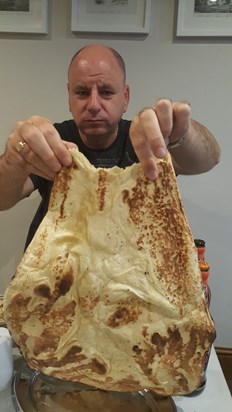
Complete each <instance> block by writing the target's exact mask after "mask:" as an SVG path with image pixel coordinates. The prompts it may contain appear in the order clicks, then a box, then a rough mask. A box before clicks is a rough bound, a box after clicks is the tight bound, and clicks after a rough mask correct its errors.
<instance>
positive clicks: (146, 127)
mask: <svg viewBox="0 0 232 412" xmlns="http://www.w3.org/2000/svg"><path fill="white" fill-rule="evenodd" d="M140 121H141V123H142V127H143V135H144V136H145V141H146V142H147V155H149V151H150V150H151V151H152V153H153V155H154V156H156V157H157V158H161V159H162V158H163V157H165V156H166V153H167V150H166V145H165V141H164V137H163V135H162V132H161V130H160V125H159V121H158V118H157V114H156V112H155V111H154V110H153V109H152V108H151V109H146V110H145V111H144V112H142V113H141V114H140Z"/></svg>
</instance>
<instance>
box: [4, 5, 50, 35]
mask: <svg viewBox="0 0 232 412" xmlns="http://www.w3.org/2000/svg"><path fill="white" fill-rule="evenodd" d="M1 32H4V33H42V34H47V33H48V0H15V1H5V0H0V33H1Z"/></svg>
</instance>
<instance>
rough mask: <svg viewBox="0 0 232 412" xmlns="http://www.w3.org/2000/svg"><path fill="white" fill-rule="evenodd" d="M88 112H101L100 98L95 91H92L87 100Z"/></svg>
mask: <svg viewBox="0 0 232 412" xmlns="http://www.w3.org/2000/svg"><path fill="white" fill-rule="evenodd" d="M88 110H89V111H91V112H98V111H100V110H101V104H100V96H99V94H98V92H97V91H92V92H91V94H90V96H89V99H88Z"/></svg>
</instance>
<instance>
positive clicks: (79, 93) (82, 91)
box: [76, 90, 89, 97]
mask: <svg viewBox="0 0 232 412" xmlns="http://www.w3.org/2000/svg"><path fill="white" fill-rule="evenodd" d="M76 95H77V96H80V97H85V96H88V95H89V93H88V91H87V90H77V91H76Z"/></svg>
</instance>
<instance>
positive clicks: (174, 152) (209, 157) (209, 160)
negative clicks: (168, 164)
mask: <svg viewBox="0 0 232 412" xmlns="http://www.w3.org/2000/svg"><path fill="white" fill-rule="evenodd" d="M169 151H170V154H171V156H172V160H173V165H174V169H175V171H176V174H182V175H191V174H198V173H203V172H207V171H208V170H210V169H212V168H213V167H214V166H215V165H216V164H218V162H219V160H220V148H219V145H218V143H217V141H216V140H215V138H214V137H213V135H212V134H211V133H210V131H209V130H208V129H207V128H206V127H205V126H203V125H202V124H200V123H199V122H197V121H196V120H193V119H191V124H190V127H189V131H188V134H187V136H186V138H185V139H184V140H183V142H182V143H181V144H180V145H179V146H177V147H173V148H172V147H171V146H170V148H169Z"/></svg>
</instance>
